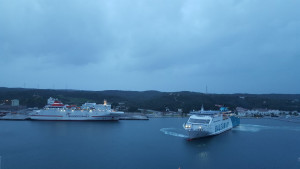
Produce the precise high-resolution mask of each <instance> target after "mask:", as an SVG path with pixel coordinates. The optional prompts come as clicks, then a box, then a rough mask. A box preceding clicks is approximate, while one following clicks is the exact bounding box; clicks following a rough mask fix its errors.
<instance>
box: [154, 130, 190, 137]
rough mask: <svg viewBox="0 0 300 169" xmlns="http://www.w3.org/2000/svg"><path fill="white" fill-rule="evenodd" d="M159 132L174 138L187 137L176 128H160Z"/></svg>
mask: <svg viewBox="0 0 300 169" xmlns="http://www.w3.org/2000/svg"><path fill="white" fill-rule="evenodd" d="M160 131H161V132H163V133H164V134H167V135H171V136H175V137H183V138H187V137H188V136H187V135H185V134H182V132H184V131H182V130H179V129H176V128H162V129H160Z"/></svg>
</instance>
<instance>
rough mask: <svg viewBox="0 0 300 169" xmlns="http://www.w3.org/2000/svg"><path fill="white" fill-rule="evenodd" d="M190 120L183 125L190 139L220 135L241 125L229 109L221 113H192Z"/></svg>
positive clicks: (222, 109)
mask: <svg viewBox="0 0 300 169" xmlns="http://www.w3.org/2000/svg"><path fill="white" fill-rule="evenodd" d="M190 115H191V116H190V118H189V120H188V121H187V122H186V123H184V124H183V128H184V129H185V130H186V131H187V132H188V138H189V139H195V138H201V137H207V136H213V135H217V134H220V133H222V132H224V131H227V130H229V129H232V128H233V127H235V126H238V125H239V124H240V119H239V118H238V117H236V116H235V115H233V114H231V113H230V112H229V111H228V110H227V108H224V107H221V110H220V111H204V109H203V106H202V109H201V110H200V111H194V112H191V113H190Z"/></svg>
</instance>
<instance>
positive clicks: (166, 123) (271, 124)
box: [0, 118, 300, 169]
mask: <svg viewBox="0 0 300 169" xmlns="http://www.w3.org/2000/svg"><path fill="white" fill-rule="evenodd" d="M186 120H187V119H186V118H169V119H163V118H158V119H150V120H149V121H119V122H68V121H66V122H55V121H0V156H2V169H18V168H22V169H33V168H40V169H53V168H56V169H66V168H70V169H71V168H72V169H83V168H87V169H100V168H101V169H121V168H122V169H154V168H155V169H157V168H158V169H178V167H181V169H198V168H207V169H220V168H222V169H224V168H228V169H229V168H243V169H260V168H261V169H276V168H278V169H281V168H289V169H299V168H300V125H299V124H295V123H288V122H282V121H274V120H266V119H242V120H241V125H240V126H239V127H237V128H235V129H233V130H230V131H228V132H226V133H223V134H221V135H218V136H215V137H209V138H204V139H199V140H193V141H186V138H185V135H186V133H185V132H184V130H183V129H182V124H183V123H184V122H185V121H186Z"/></svg>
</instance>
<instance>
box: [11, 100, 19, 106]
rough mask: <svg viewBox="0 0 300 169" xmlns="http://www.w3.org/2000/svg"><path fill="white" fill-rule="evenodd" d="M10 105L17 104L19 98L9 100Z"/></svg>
mask: <svg viewBox="0 0 300 169" xmlns="http://www.w3.org/2000/svg"><path fill="white" fill-rule="evenodd" d="M11 106H19V100H18V99H13V100H11Z"/></svg>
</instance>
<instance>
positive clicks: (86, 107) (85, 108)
mask: <svg viewBox="0 0 300 169" xmlns="http://www.w3.org/2000/svg"><path fill="white" fill-rule="evenodd" d="M121 114H124V112H120V111H114V110H113V109H111V105H109V104H107V102H106V100H104V104H96V103H85V104H83V105H82V106H80V107H77V106H76V105H64V104H63V103H62V102H61V101H59V100H57V99H54V98H52V97H50V98H49V99H48V104H47V105H46V106H45V107H44V108H43V109H41V110H36V111H33V113H31V114H30V116H29V117H30V119H31V120H83V121H85V120H119V116H120V115H121Z"/></svg>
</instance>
